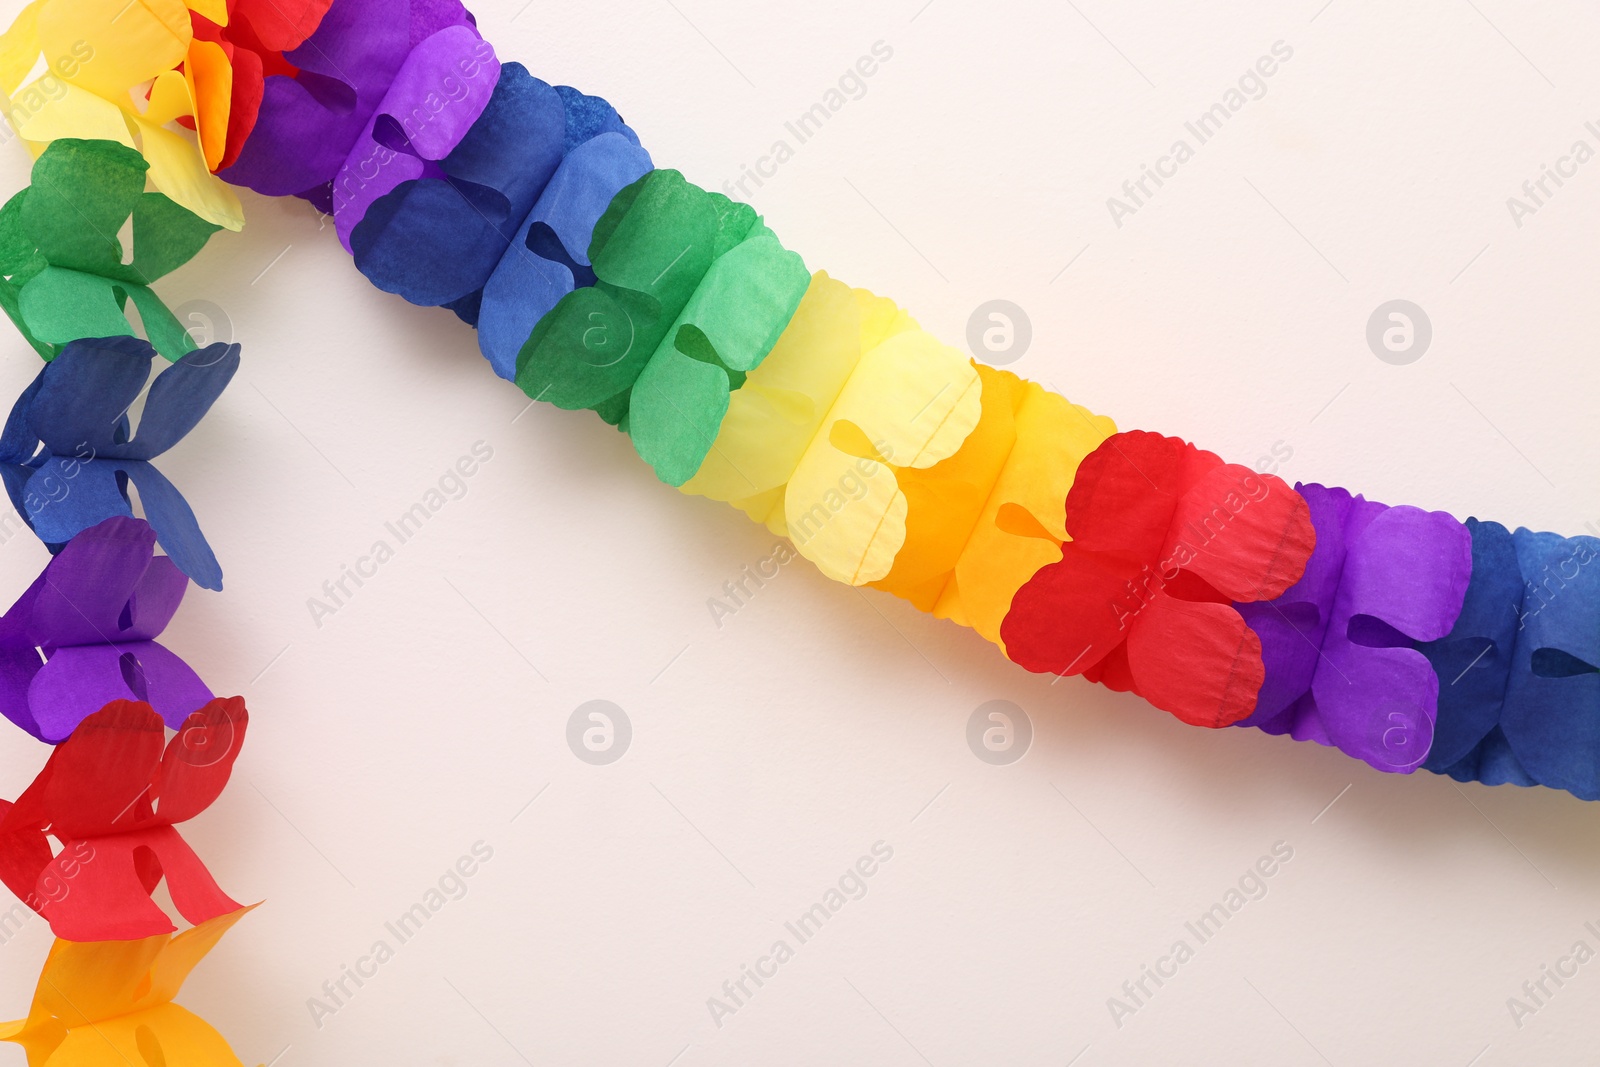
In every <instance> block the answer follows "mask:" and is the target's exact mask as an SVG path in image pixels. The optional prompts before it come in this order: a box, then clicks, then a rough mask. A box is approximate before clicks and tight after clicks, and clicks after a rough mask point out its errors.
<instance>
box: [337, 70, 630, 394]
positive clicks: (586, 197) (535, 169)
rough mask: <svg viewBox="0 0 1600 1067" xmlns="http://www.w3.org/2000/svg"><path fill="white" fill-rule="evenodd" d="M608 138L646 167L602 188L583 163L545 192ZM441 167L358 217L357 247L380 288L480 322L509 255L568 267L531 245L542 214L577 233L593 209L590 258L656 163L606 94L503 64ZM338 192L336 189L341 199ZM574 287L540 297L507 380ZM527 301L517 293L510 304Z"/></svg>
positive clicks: (360, 262)
mask: <svg viewBox="0 0 1600 1067" xmlns="http://www.w3.org/2000/svg"><path fill="white" fill-rule="evenodd" d="M608 135H610V139H611V140H615V141H618V142H619V144H618V145H615V146H613V148H612V151H611V152H610V154H609V156H607V158H614V157H617V156H619V155H620V156H621V157H622V158H626V159H639V158H640V157H642V159H643V165H642V166H639V165H637V164H636V165H635V166H633V167H630V168H628V169H627V173H626V177H625V178H623V179H622V180H620V181H616V182H613V183H607V187H608V191H605V192H604V193H602V192H601V191H600V190H599V189H596V188H593V187H592V185H591V184H590V183H591V182H592V180H593V179H594V178H595V177H597V176H598V172H597V171H596V170H595V169H594V168H593V167H590V168H588V169H584V168H581V167H579V168H573V170H572V171H571V173H569V174H568V176H567V177H566V180H565V181H564V182H562V183H561V186H560V189H559V190H556V191H555V193H556V195H554V196H549V197H548V198H547V197H546V194H547V191H550V186H551V182H552V180H553V179H554V178H555V176H556V175H557V173H558V172H560V171H562V170H563V169H564V168H563V163H564V161H565V160H566V159H567V158H568V157H569V156H570V155H572V154H574V153H576V152H577V151H578V150H579V149H580V147H582V146H583V145H586V144H588V143H589V142H590V141H591V140H593V139H595V138H603V137H607V136H608ZM434 169H435V171H436V173H435V174H433V175H432V176H428V177H420V178H416V179H414V180H408V181H405V182H402V183H400V184H398V185H396V186H395V187H394V188H393V189H392V190H391V191H389V192H386V193H385V194H384V195H383V196H382V197H378V198H375V202H373V203H372V206H371V207H370V208H368V209H366V212H365V218H359V217H358V218H357V219H355V220H354V231H353V232H352V233H351V234H350V240H349V247H350V248H351V249H352V251H353V252H354V253H355V259H356V267H357V269H358V270H360V271H361V272H362V273H363V274H365V275H366V276H367V278H368V279H369V280H370V281H371V282H372V283H373V284H374V285H376V286H378V287H379V288H380V289H383V290H385V291H387V292H391V293H396V294H398V295H400V296H402V297H404V298H405V299H407V300H409V301H411V302H412V303H414V304H422V305H424V306H437V305H442V306H450V307H452V308H458V313H461V314H462V316H463V318H466V319H467V321H469V322H475V321H477V319H478V317H479V315H480V314H481V310H480V311H474V310H472V307H471V306H472V305H474V304H478V303H480V301H478V300H476V299H474V297H475V296H476V295H477V294H480V293H481V291H482V290H483V288H484V286H485V285H486V284H487V283H488V281H489V279H490V277H491V275H493V274H494V273H495V271H496V268H497V267H498V266H499V265H500V263H501V261H502V259H504V258H506V257H507V255H515V256H517V257H520V258H525V259H527V260H530V261H534V263H533V264H531V265H535V266H536V267H540V266H542V268H543V269H544V270H545V271H546V272H548V273H550V274H551V275H552V276H554V274H555V272H556V271H558V270H560V269H561V267H562V264H561V262H560V260H557V261H556V262H555V263H548V262H546V263H542V264H540V263H539V256H538V252H537V251H536V250H535V249H534V247H533V246H532V245H530V243H529V241H528V232H529V227H530V225H532V224H534V223H537V222H541V221H542V222H544V223H545V225H546V226H551V225H555V226H559V227H561V228H563V229H567V230H570V229H572V228H573V227H572V225H571V223H570V222H569V219H570V218H571V217H572V216H573V214H574V213H575V212H577V211H581V209H582V208H583V207H585V206H587V205H590V204H592V205H593V207H592V209H591V210H590V211H587V212H583V216H584V217H585V221H584V222H583V224H582V225H581V231H582V232H581V239H580V240H579V241H578V243H577V248H576V254H577V256H578V258H579V260H580V261H581V262H583V263H584V264H587V262H588V247H589V237H590V234H591V233H592V232H593V229H594V224H595V222H596V220H598V219H599V217H600V215H601V213H602V212H604V210H605V208H606V205H607V204H609V203H610V202H611V198H612V196H614V195H615V194H616V192H617V191H618V190H619V189H621V188H622V187H623V186H624V185H627V184H628V183H629V182H632V181H634V180H636V179H637V178H639V177H640V176H641V175H643V174H645V173H646V172H647V171H648V170H649V169H650V166H649V156H648V155H646V154H645V153H644V152H643V150H642V149H639V148H638V138H637V137H636V136H634V134H633V131H632V130H630V129H628V128H627V126H626V125H624V124H623V122H622V120H621V118H620V117H618V115H617V113H616V112H615V111H614V110H612V108H611V106H610V105H609V104H606V103H605V101H603V100H598V99H597V98H595V97H589V96H584V95H583V94H582V93H577V92H576V91H575V90H567V91H563V90H562V89H557V88H554V87H552V86H550V85H549V84H547V83H546V82H543V81H540V80H539V79H538V78H535V77H533V76H532V75H530V74H529V73H528V72H527V69H526V68H524V67H523V66H522V65H521V64H520V63H508V64H506V65H505V66H504V67H502V68H500V71H499V80H498V82H496V83H494V93H493V95H492V97H491V98H490V99H489V102H488V106H487V107H486V108H485V110H484V111H483V114H482V115H481V116H480V117H479V118H478V120H477V121H476V122H475V123H473V124H472V127H471V130H470V131H469V132H467V133H466V134H465V136H464V137H462V138H459V143H457V144H455V146H454V147H453V148H452V149H451V150H450V152H449V155H448V156H447V157H445V158H444V159H443V160H442V162H441V163H440V164H439V165H438V167H436V168H434ZM338 193H339V189H338V187H337V186H336V188H335V194H336V197H337V194H338ZM574 194H577V195H574ZM602 196H603V199H602ZM596 201H598V202H596ZM536 205H543V206H544V207H545V211H544V212H543V213H542V216H543V217H541V218H538V219H532V220H530V215H532V214H534V213H535V206H536ZM551 281H552V282H554V281H556V279H555V278H554V277H552V279H551ZM540 282H544V278H542V277H540V278H539V279H537V280H536V281H535V282H534V284H532V285H530V286H528V289H529V290H530V293H529V295H530V296H531V297H532V298H533V299H535V300H538V299H539V298H540V297H544V296H545V294H546V292H547V290H548V289H550V288H552V285H551V284H548V283H547V284H539V283H540ZM572 288H573V285H572V284H571V283H570V280H569V284H567V286H566V287H565V288H564V289H561V290H560V291H558V292H556V293H555V295H554V296H550V297H547V298H545V299H544V300H543V301H541V302H540V306H539V307H538V308H536V309H534V310H533V314H532V317H526V316H519V320H520V321H525V323H526V325H525V328H523V329H522V330H521V336H518V337H515V340H514V343H513V344H511V345H510V346H509V347H510V358H509V359H507V360H506V361H505V363H506V366H507V367H508V368H509V369H508V370H507V371H505V372H504V373H503V374H502V377H507V378H509V377H511V376H513V374H514V373H515V369H514V365H515V361H516V352H517V350H519V349H520V348H521V347H522V343H523V342H524V341H526V340H527V339H528V335H529V334H531V333H532V332H533V326H534V323H536V322H537V321H538V319H539V317H540V316H541V315H542V313H543V312H544V311H548V310H549V309H550V308H551V307H554V306H555V302H556V300H559V299H560V297H561V296H562V295H564V293H566V292H569V291H570V290H571V289H572ZM521 296H522V294H520V293H512V294H510V295H509V299H510V300H512V301H517V300H519V299H520V298H521ZM502 299H507V297H502ZM463 304H465V305H466V306H459V305H463ZM458 306H459V307H458Z"/></svg>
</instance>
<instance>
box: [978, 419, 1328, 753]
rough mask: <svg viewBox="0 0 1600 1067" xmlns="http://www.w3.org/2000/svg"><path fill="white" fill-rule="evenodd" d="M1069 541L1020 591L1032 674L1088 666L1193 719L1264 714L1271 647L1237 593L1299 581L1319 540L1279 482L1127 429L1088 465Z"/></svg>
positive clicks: (1020, 622) (1016, 639) (1012, 636)
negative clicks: (1260, 697)
mask: <svg viewBox="0 0 1600 1067" xmlns="http://www.w3.org/2000/svg"><path fill="white" fill-rule="evenodd" d="M1066 511H1067V515H1066V519H1067V521H1066V526H1067V532H1068V533H1070V534H1071V535H1072V540H1071V541H1070V542H1069V543H1067V544H1065V545H1063V546H1062V548H1061V552H1062V558H1061V561H1060V562H1058V563H1053V564H1050V565H1049V566H1046V567H1044V568H1043V569H1041V570H1040V571H1039V573H1038V574H1036V575H1034V577H1033V578H1032V579H1031V580H1030V581H1029V582H1028V583H1027V584H1026V585H1024V586H1023V587H1022V589H1021V590H1019V591H1018V593H1017V596H1016V599H1015V600H1014V601H1013V602H1012V606H1011V611H1010V613H1009V614H1007V616H1006V619H1005V622H1004V623H1002V625H1001V635H1002V636H1003V638H1004V639H1005V645H1006V651H1007V653H1008V654H1009V655H1010V657H1011V658H1012V659H1013V660H1014V661H1015V662H1017V663H1020V664H1021V665H1022V666H1024V667H1026V668H1027V669H1029V670H1031V671H1038V672H1041V673H1045V672H1048V673H1052V674H1061V675H1071V674H1082V675H1085V676H1086V677H1088V678H1089V680H1090V681H1096V682H1103V683H1104V684H1105V685H1107V686H1109V687H1110V688H1112V689H1116V690H1119V691H1123V692H1129V691H1131V692H1134V693H1137V694H1138V695H1139V696H1141V697H1143V698H1144V699H1146V700H1148V701H1149V702H1150V703H1152V704H1154V705H1155V706H1156V707H1158V708H1161V709H1162V710H1163V711H1168V712H1171V713H1172V714H1173V715H1175V716H1177V717H1178V718H1179V719H1182V720H1183V721H1184V722H1187V723H1190V724H1192V725H1195V726H1207V727H1219V726H1228V725H1231V724H1233V723H1235V722H1238V721H1239V720H1240V719H1243V718H1244V717H1245V716H1247V715H1249V714H1250V712H1251V711H1252V710H1254V708H1255V705H1256V696H1257V692H1258V690H1259V689H1260V688H1261V683H1262V680H1263V678H1264V677H1265V668H1264V667H1263V664H1262V660H1261V641H1260V639H1259V638H1258V637H1257V636H1256V635H1255V633H1254V632H1253V631H1252V630H1251V629H1250V628H1249V627H1248V626H1247V625H1246V624H1245V620H1244V618H1243V617H1242V616H1240V614H1239V613H1238V611H1236V610H1235V609H1234V606H1233V602H1235V601H1245V602H1248V601H1258V600H1272V599H1275V598H1276V597H1278V596H1281V595H1282V594H1283V592H1284V591H1285V590H1287V589H1288V588H1289V587H1290V586H1292V585H1293V584H1294V583H1295V582H1296V581H1298V580H1299V579H1300V576H1301V574H1302V572H1303V571H1304V570H1305V566H1306V561H1307V559H1308V558H1309V557H1310V555H1311V550H1312V547H1313V545H1314V543H1315V540H1316V535H1315V533H1314V532H1313V528H1312V524H1311V515H1310V511H1309V510H1308V508H1307V506H1306V502H1305V500H1304V499H1302V498H1301V497H1300V495H1299V494H1297V493H1295V492H1294V491H1293V490H1291V489H1290V488H1289V487H1288V486H1287V485H1285V484H1284V483H1283V482H1282V481H1281V480H1280V479H1278V478H1274V477H1272V476H1271V475H1264V474H1256V473H1254V472H1252V471H1250V470H1249V469H1248V468H1245V467H1240V466H1237V465H1234V464H1225V463H1223V462H1222V460H1221V459H1219V458H1218V457H1217V456H1215V455H1213V454H1212V453H1210V452H1203V451H1201V450H1200V449H1197V448H1195V447H1194V446H1193V445H1190V444H1186V443H1185V442H1183V441H1180V440H1178V439H1176V438H1172V437H1161V436H1159V435H1157V434H1152V433H1145V432H1142V431H1136V432H1131V433H1121V434H1117V435H1116V436H1115V437H1111V438H1109V439H1107V440H1106V442H1105V443H1104V444H1103V445H1101V446H1100V447H1099V448H1098V449H1096V450H1095V451H1094V453H1093V454H1092V455H1090V456H1089V457H1088V458H1087V459H1085V460H1084V461H1083V463H1082V465H1081V466H1080V467H1079V468H1078V477H1077V479H1076V480H1075V481H1074V482H1073V485H1072V491H1071V492H1069V493H1068V494H1067V501H1066Z"/></svg>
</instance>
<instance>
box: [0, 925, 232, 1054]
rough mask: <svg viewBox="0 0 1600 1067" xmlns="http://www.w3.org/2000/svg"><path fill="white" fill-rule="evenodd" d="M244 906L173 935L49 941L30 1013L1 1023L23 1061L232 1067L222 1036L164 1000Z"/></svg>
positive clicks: (2, 1036) (0, 1032) (0, 1037)
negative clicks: (113, 939) (85, 940)
mask: <svg viewBox="0 0 1600 1067" xmlns="http://www.w3.org/2000/svg"><path fill="white" fill-rule="evenodd" d="M249 910H250V909H249V908H241V909H239V910H238V911H233V912H229V913H227V914H225V915H219V916H217V917H216V918H214V919H208V920H207V921H205V922H203V923H201V924H200V925H198V926H195V927H192V928H190V929H188V930H185V931H183V932H182V933H180V934H177V935H168V934H157V935H154V936H152V937H145V938H140V939H138V940H136V941H92V942H78V941H61V940H58V941H56V943H55V944H54V945H53V946H51V949H50V956H49V958H48V959H47V960H45V964H44V972H43V973H42V974H41V975H40V976H39V987H38V989H37V991H35V993H34V994H33V1004H32V1005H31V1006H30V1007H29V1009H28V1017H27V1018H26V1019H23V1020H21V1021H19V1022H14V1023H6V1024H0V1041H9V1042H12V1043H14V1044H18V1045H21V1046H22V1047H23V1049H24V1051H25V1052H26V1053H27V1056H28V1067H136V1065H137V1067H180V1065H185V1064H190V1065H195V1067H201V1065H203V1067H240V1064H239V1060H238V1058H237V1057H236V1056H235V1055H234V1054H233V1050H232V1049H231V1048H229V1047H228V1043H227V1042H226V1041H225V1040H223V1038H222V1035H221V1034H219V1033H217V1032H216V1030H214V1029H212V1027H211V1026H210V1024H208V1023H207V1022H206V1021H205V1020H204V1019H201V1018H200V1017H199V1016H197V1015H195V1014H193V1013H192V1012H189V1011H186V1010H185V1009H183V1008H180V1007H179V1006H178V1005H176V1004H174V1003H173V1002H172V1001H173V999H174V998H175V997H176V996H177V995H178V990H179V989H180V988H182V986H183V983H184V981H185V980H186V979H187V978H188V977H189V972H191V971H193V970H194V968H195V966H196V965H197V964H198V963H199V962H200V961H201V960H202V959H204V958H205V956H206V954H207V953H208V952H210V951H211V949H212V948H214V947H215V946H216V944H217V942H218V941H220V940H221V939H222V935H223V934H225V933H227V932H228V930H229V929H230V928H232V926H233V924H234V923H236V922H238V921H239V919H240V918H242V917H243V916H244V914H245V913H246V912H247V911H249Z"/></svg>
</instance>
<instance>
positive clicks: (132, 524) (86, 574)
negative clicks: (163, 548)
mask: <svg viewBox="0 0 1600 1067" xmlns="http://www.w3.org/2000/svg"><path fill="white" fill-rule="evenodd" d="M155 542H156V535H155V531H154V530H152V529H151V528H150V526H149V524H148V523H145V522H143V521H141V520H139V519H130V518H111V519H106V520H105V521H104V522H101V523H99V524H98V525H96V526H92V527H90V528H89V529H87V530H85V531H83V532H82V533H80V534H79V535H78V536H76V537H74V538H73V539H72V540H71V541H70V542H68V544H67V546H66V547H65V548H63V549H62V550H61V552H60V553H59V554H58V555H56V556H55V557H54V558H53V559H51V560H50V562H49V563H48V564H47V565H46V566H45V569H44V572H43V573H42V574H40V575H39V577H38V578H37V579H35V580H34V582H33V584H32V585H31V586H29V587H28V590H27V592H25V593H23V594H22V596H21V597H20V598H19V599H18V600H17V602H16V603H15V604H14V605H12V607H11V610H10V611H8V612H6V614H5V616H4V617H3V618H0V713H4V715H5V717H6V718H8V719H10V720H11V721H12V722H13V723H15V724H16V725H18V726H20V727H21V728H22V729H24V730H26V731H27V732H28V733H30V734H32V735H33V736H34V737H37V738H38V739H39V740H41V741H46V742H48V743H50V744H56V743H58V742H61V741H64V740H65V739H66V738H67V737H69V736H70V735H71V734H72V731H73V730H74V729H76V728H77V726H78V723H80V722H82V721H83V720H84V719H85V718H87V717H88V716H90V715H93V714H94V713H95V712H97V711H99V710H100V709H101V708H103V707H105V705H107V704H109V703H110V702H111V701H113V700H140V701H144V702H146V703H148V704H150V705H151V706H152V707H153V708H155V710H156V713H157V714H159V715H160V716H161V718H162V720H163V721H164V722H165V723H166V724H167V725H168V726H170V727H172V728H174V729H176V728H178V727H179V726H181V725H182V724H183V722H184V720H185V719H186V718H188V716H189V715H190V713H192V712H194V711H195V710H196V709H197V708H200V707H201V706H203V705H204V704H205V703H206V702H207V701H209V700H211V698H212V694H211V690H209V689H208V688H206V685H205V683H204V682H202V681H201V680H200V677H199V676H198V675H197V674H195V672H194V671H193V670H191V669H190V668H189V666H188V665H187V664H185V663H184V662H183V661H182V660H181V659H179V658H178V657H177V656H175V655H173V654H172V653H171V652H169V651H167V649H165V648H163V647H162V646H161V645H159V644H157V643H156V641H155V638H156V637H158V636H159V635H160V634H161V631H162V630H164V629H166V626H167V624H168V623H169V622H171V621H172V616H173V615H174V614H175V613H176V612H177V610H178V604H179V603H180V602H181V601H182V600H183V593H184V590H185V589H186V588H187V587H188V584H189V579H188V578H187V577H185V576H184V574H183V572H182V571H180V570H178V568H177V567H175V566H174V565H173V563H172V561H171V560H169V559H167V558H166V557H165V556H157V555H155ZM41 653H42V654H43V657H44V661H43V662H41V661H40V656H41Z"/></svg>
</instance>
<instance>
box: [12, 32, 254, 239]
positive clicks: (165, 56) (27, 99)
mask: <svg viewBox="0 0 1600 1067" xmlns="http://www.w3.org/2000/svg"><path fill="white" fill-rule="evenodd" d="M191 8H192V9H193V10H194V11H196V12H197V13H199V14H201V15H203V16H205V17H206V18H209V19H211V20H212V21H213V22H217V23H218V24H219V25H221V24H226V22H227V18H228V16H227V8H226V5H225V3H224V0H194V2H193V3H191V4H189V5H185V4H184V3H183V0H136V2H134V3H129V2H128V0H34V2H33V3H31V4H29V5H28V7H27V8H25V9H24V10H23V13H22V15H21V16H20V17H19V18H18V19H17V21H16V22H15V23H13V24H12V26H11V28H10V29H9V30H8V31H6V33H5V35H4V36H3V37H0V91H3V92H4V93H5V94H6V101H5V111H6V118H7V120H8V121H10V123H11V124H12V126H13V127H14V128H15V129H16V131H17V133H18V134H19V135H21V137H22V138H23V140H24V141H26V142H27V144H28V147H29V149H30V150H31V151H32V152H33V153H34V154H35V155H37V154H39V153H40V152H42V151H44V148H45V146H46V145H48V144H49V143H50V142H51V141H53V140H56V139H58V138H62V137H78V138H83V139H85V140H107V141H117V142H120V143H121V144H125V145H127V146H128V147H130V148H137V149H139V150H140V151H141V152H142V153H143V155H144V157H145V159H147V160H148V161H149V163H150V180H151V182H152V183H153V184H154V185H155V187H156V188H157V189H159V190H160V191H161V192H163V193H166V194H167V195H168V196H169V197H171V198H172V199H173V200H175V201H177V202H178V203H179V204H181V205H183V206H184V207H186V208H188V209H189V210H190V211H193V212H194V213H195V214H196V215H198V216H200V217H201V218H203V219H205V220H206V221H207V222H211V223H214V224H216V225H218V226H222V227H225V228H227V229H230V230H237V229H239V228H240V227H242V226H243V225H244V213H243V209H242V208H241V207H240V204H239V198H238V197H237V196H236V195H235V194H234V192H233V190H232V189H231V188H229V187H228V185H227V184H226V183H225V182H223V181H222V180H221V179H219V178H217V177H216V176H215V175H213V174H212V173H211V170H210V164H212V163H215V162H217V161H220V160H221V158H222V153H223V149H224V147H225V144H224V141H225V137H226V131H227V124H228V100H229V90H228V87H229V86H231V84H232V75H231V68H228V64H227V57H226V55H225V54H224V53H223V52H222V49H221V48H220V47H219V46H218V45H216V44H213V43H211V42H209V41H196V40H194V33H193V28H192V26H191V23H190V20H189V12H190V10H191ZM41 60H42V62H43V64H44V72H43V73H42V74H40V75H39V76H38V77H36V78H33V79H32V80H31V81H28V82H27V83H26V84H23V82H24V80H25V79H27V78H28V76H29V75H30V74H31V73H32V72H33V70H34V69H35V68H36V67H37V66H38V65H39V63H40V62H41ZM179 65H182V66H183V67H184V70H183V71H182V72H180V71H178V70H177V69H176V68H177V67H178V66H179ZM224 70H228V74H227V75H226V76H224V74H223V71H224ZM146 87H148V96H146V92H145V90H146ZM179 118H193V119H194V121H195V126H196V129H197V131H198V132H197V135H196V136H195V137H194V138H193V139H191V137H190V135H189V134H188V133H186V132H180V131H179V130H177V129H174V128H173V127H172V124H173V123H174V122H175V121H176V120H177V119H179Z"/></svg>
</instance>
